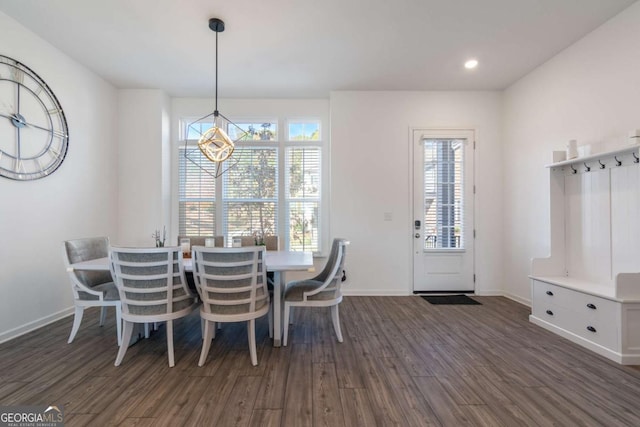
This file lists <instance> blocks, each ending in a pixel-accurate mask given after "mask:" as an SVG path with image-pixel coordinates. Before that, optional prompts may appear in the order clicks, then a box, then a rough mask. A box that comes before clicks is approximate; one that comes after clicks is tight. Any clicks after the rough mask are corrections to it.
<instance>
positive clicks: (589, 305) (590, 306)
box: [587, 303, 596, 310]
mask: <svg viewBox="0 0 640 427" xmlns="http://www.w3.org/2000/svg"><path fill="white" fill-rule="evenodd" d="M587 307H588V308H590V309H592V310H595V309H596V306H595V305H593V304H591V303H589V304H587Z"/></svg>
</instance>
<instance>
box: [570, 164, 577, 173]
mask: <svg viewBox="0 0 640 427" xmlns="http://www.w3.org/2000/svg"><path fill="white" fill-rule="evenodd" d="M569 167H570V168H571V171H572V172H571V173H572V174H577V173H578V171H577V170H576V169H575V168H574V167H573V165H571V166H569Z"/></svg>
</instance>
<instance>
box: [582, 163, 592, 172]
mask: <svg viewBox="0 0 640 427" xmlns="http://www.w3.org/2000/svg"><path fill="white" fill-rule="evenodd" d="M583 164H584V170H585V171H586V172H591V168H590V167H589V165H588V164H587V163H586V162H585V163H583Z"/></svg>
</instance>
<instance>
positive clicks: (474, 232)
mask: <svg viewBox="0 0 640 427" xmlns="http://www.w3.org/2000/svg"><path fill="white" fill-rule="evenodd" d="M473 238H474V239H475V238H476V230H475V228H474V229H473Z"/></svg>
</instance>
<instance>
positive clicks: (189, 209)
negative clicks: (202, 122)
mask: <svg viewBox="0 0 640 427" xmlns="http://www.w3.org/2000/svg"><path fill="white" fill-rule="evenodd" d="M186 150H188V151H189V159H187V158H186V157H185V148H180V156H179V161H178V175H179V179H178V182H179V184H178V187H179V189H178V198H179V202H178V204H179V206H178V210H179V213H178V218H179V220H178V234H179V235H181V236H213V235H214V234H215V229H216V223H215V218H216V204H215V202H216V200H215V198H216V180H215V178H214V177H213V174H214V173H215V164H213V163H212V162H210V161H209V160H208V159H207V158H206V157H204V156H203V155H202V153H201V152H200V150H198V149H197V148H195V150H194V149H192V148H187V149H186ZM194 162H195V163H194ZM202 168H204V169H205V170H203V169H202ZM207 171H208V172H209V173H211V175H210V174H209V173H207Z"/></svg>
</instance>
